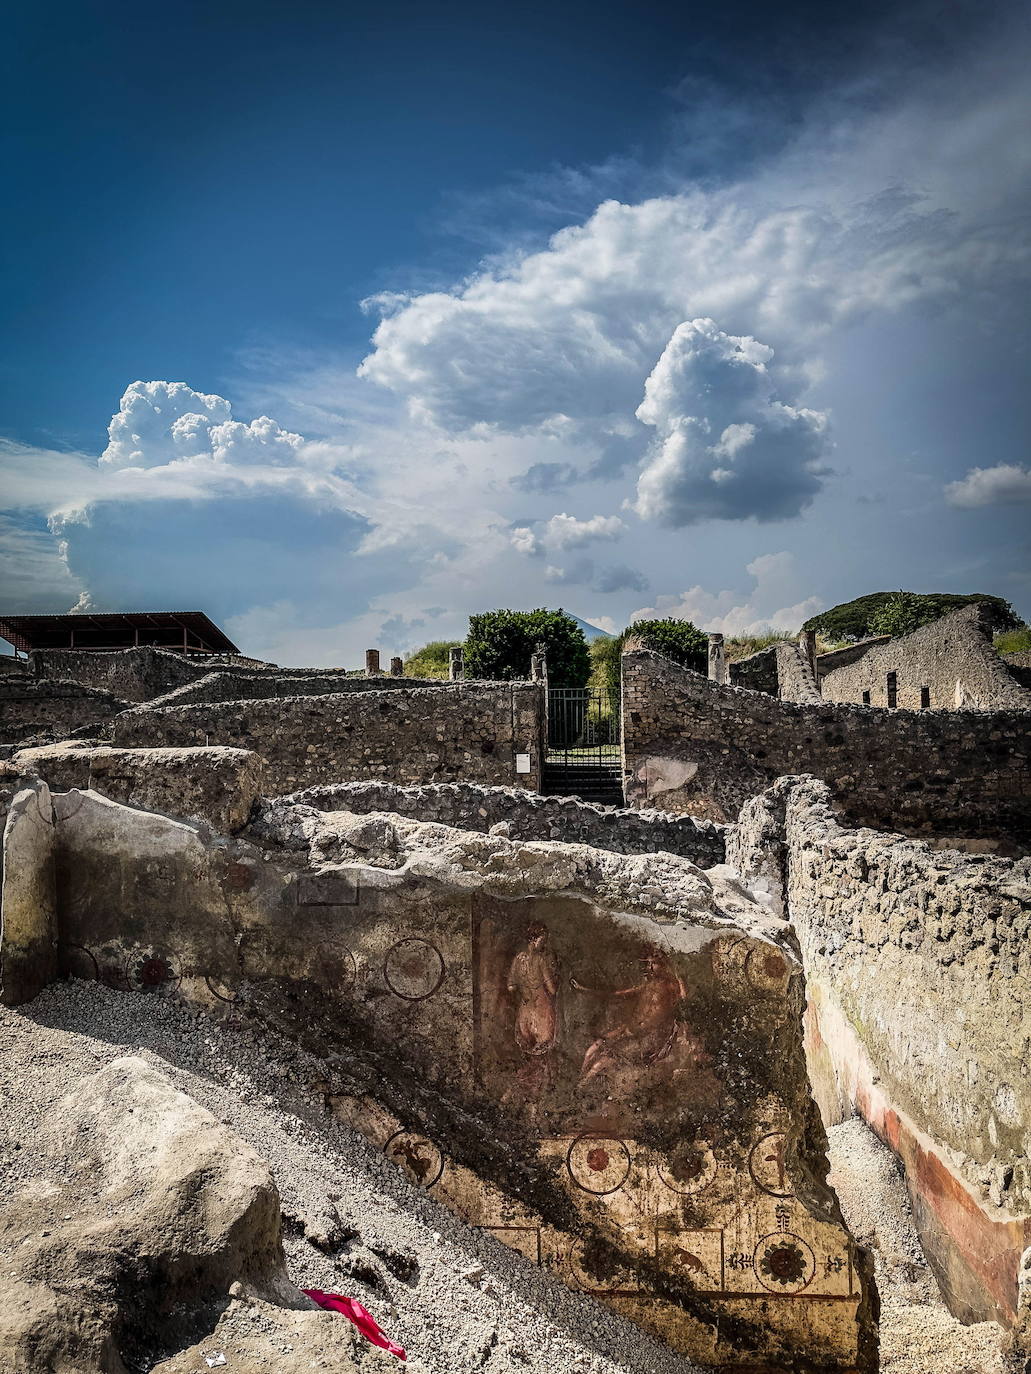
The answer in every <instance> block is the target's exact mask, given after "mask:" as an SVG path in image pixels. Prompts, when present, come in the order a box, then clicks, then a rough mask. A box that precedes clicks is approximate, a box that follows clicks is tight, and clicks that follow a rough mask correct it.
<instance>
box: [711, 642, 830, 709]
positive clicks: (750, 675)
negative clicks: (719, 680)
mask: <svg viewBox="0 0 1031 1374" xmlns="http://www.w3.org/2000/svg"><path fill="white" fill-rule="evenodd" d="M727 666H728V669H729V672H730V682H731V685H732V686H734V687H745V688H747V689H748V691H750V692H765V694H766V695H767V696H771V697H779V698H780V700H781V701H810V702H816V701H819V700H820V691H819V688H818V687H817V685H816V678H815V676H814V675H813V669H812V665H811V664H810V662H809V660H808V658H806V656H805V653H804V652H803V651H802V649H801V647H800V646H799V645H798V644H795V643H792V642H790V641H788V640H784V641H783V642H781V643H778V644H771V645H770V646H769V648H767V649H760V651H759V652H758V653H757V654H750V655H749V657H748V658H739V659H736V660H735V661H733V662H731V663H729V664H728V665H727Z"/></svg>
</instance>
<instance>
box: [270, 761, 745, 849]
mask: <svg viewBox="0 0 1031 1374" xmlns="http://www.w3.org/2000/svg"><path fill="white" fill-rule="evenodd" d="M290 800H291V801H294V802H297V803H298V804H299V805H304V806H314V807H316V808H317V809H318V810H320V811H353V812H356V813H359V814H364V813H367V812H370V811H390V812H395V813H396V814H397V815H400V816H411V817H413V818H414V819H416V820H421V821H437V822H439V823H441V824H442V825H454V826H457V827H458V828H459V829H461V830H477V831H481V832H486V831H489V830H491V829H492V828H493V827H494V826H496V825H502V826H504V827H506V829H505V832H504V833H506V834H507V835H508V836H510V838H512V839H514V840H561V841H563V842H564V843H566V844H589V845H595V846H597V847H598V848H599V849H609V850H612V851H614V852H615V853H617V854H652V853H655V852H656V851H657V850H660V849H661V850H664V851H665V852H666V853H669V854H679V855H681V856H682V857H683V858H685V859H690V860H691V862H692V863H696V864H698V865H699V866H700V867H701V868H710V867H712V865H713V864H720V863H722V862H723V859H724V840H723V827H722V826H718V825H713V824H712V823H711V822H710V821H698V820H695V818H694V817H693V816H674V815H671V814H669V813H667V812H664V811H626V810H622V809H621V808H617V807H612V806H596V805H594V804H593V803H591V802H585V801H580V800H579V799H578V798H576V797H545V796H542V795H541V794H540V793H539V792H528V791H526V790H524V789H521V788H520V789H516V788H511V787H480V786H478V785H476V784H475V783H468V782H459V783H437V784H431V785H429V786H426V787H399V786H397V785H396V784H395V783H389V782H352V783H338V784H336V785H335V786H330V787H313V788H309V789H308V790H307V791H304V792H295V793H294V794H293V796H292V798H290Z"/></svg>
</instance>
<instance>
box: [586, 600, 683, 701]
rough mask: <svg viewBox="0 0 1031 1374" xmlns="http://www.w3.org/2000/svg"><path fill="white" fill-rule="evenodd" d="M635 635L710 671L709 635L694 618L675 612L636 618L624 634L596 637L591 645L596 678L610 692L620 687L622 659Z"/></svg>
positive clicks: (658, 650) (670, 655)
mask: <svg viewBox="0 0 1031 1374" xmlns="http://www.w3.org/2000/svg"><path fill="white" fill-rule="evenodd" d="M631 635H632V636H633V637H634V638H635V639H639V640H640V641H641V642H642V643H643V644H644V645H645V647H646V648H649V649H654V650H655V652H656V653H659V654H663V655H664V656H665V657H666V658H669V659H672V661H673V662H674V663H679V664H680V666H681V667H683V668H691V669H693V670H694V671H695V672H696V673H705V672H707V671H708V644H709V640H708V636H707V635H706V634H704V633H703V632H702V631H701V630H699V629H698V627H697V626H696V625H692V623H691V621H690V620H678V619H677V618H676V617H675V616H671V617H669V618H668V619H666V620H635V621H634V623H633V624H632V625H628V626H627V628H626V629H625V630H623V632H622V633H621V634H618V635H614V636H613V637H612V638H611V639H596V640H595V641H594V643H593V644H592V645H591V657H592V659H593V660H594V674H593V676H592V682H593V683H594V684H595V685H596V686H599V687H605V688H607V689H608V691H610V692H618V691H619V663H620V659H621V658H622V656H623V646H624V644H625V643H626V641H627V640H628V639H629V638H630V636H631Z"/></svg>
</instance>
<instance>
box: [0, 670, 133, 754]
mask: <svg viewBox="0 0 1031 1374" xmlns="http://www.w3.org/2000/svg"><path fill="white" fill-rule="evenodd" d="M127 705H128V702H126V701H123V700H121V699H120V698H118V697H114V696H112V695H111V694H110V693H109V692H101V691H99V690H97V689H96V688H94V687H83V686H81V685H80V684H79V683H77V682H36V681H34V680H32V679H31V678H23V677H19V676H15V675H14V674H11V675H10V676H8V677H0V745H3V744H17V743H19V742H20V741H21V740H25V739H30V738H32V736H34V735H39V734H45V733H49V734H52V735H54V734H56V735H58V736H61V735H66V734H70V733H71V731H73V730H77V729H80V728H81V727H82V726H84V725H91V724H93V722H95V721H96V722H102V721H106V720H110V718H111V717H112V716H114V715H116V714H117V713H118V712H119V711H124V710H125V708H126V706H127Z"/></svg>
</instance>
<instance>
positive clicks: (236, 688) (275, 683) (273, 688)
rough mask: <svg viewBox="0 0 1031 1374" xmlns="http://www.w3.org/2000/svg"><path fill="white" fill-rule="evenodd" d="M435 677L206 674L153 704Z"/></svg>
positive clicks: (381, 686) (399, 684)
mask: <svg viewBox="0 0 1031 1374" xmlns="http://www.w3.org/2000/svg"><path fill="white" fill-rule="evenodd" d="M436 686H439V680H438V679H435V678H425V679H424V678H410V677H408V678H406V677H389V676H387V675H385V674H381V675H379V676H377V677H366V676H365V675H364V674H361V675H352V674H350V673H348V672H347V671H346V670H344V669H331V670H329V671H328V672H324V673H323V672H318V671H315V670H306V671H291V672H265V673H244V672H229V671H220V672H213V673H206V674H205V675H204V676H203V677H200V678H198V679H197V680H196V681H195V682H188V683H187V684H186V685H185V686H184V687H178V688H176V690H175V691H172V692H168V693H166V694H165V695H164V696H160V697H155V699H154V700H153V701H150V702H149V703H148V705H149V706H151V707H155V708H156V707H161V706H190V705H194V704H197V703H201V702H208V703H211V702H218V701H261V700H267V699H268V698H269V697H300V696H325V695H327V694H329V693H332V692H369V691H372V692H389V691H398V690H402V691H403V690H405V689H407V688H411V687H436Z"/></svg>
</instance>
